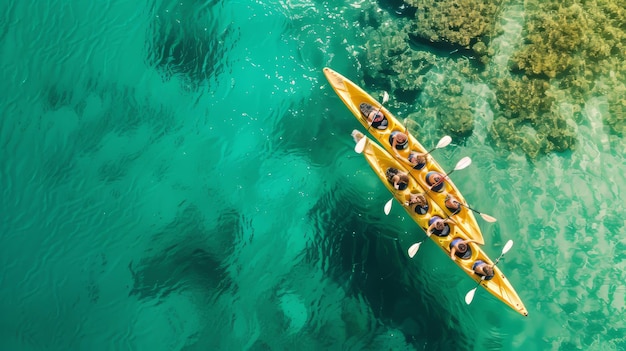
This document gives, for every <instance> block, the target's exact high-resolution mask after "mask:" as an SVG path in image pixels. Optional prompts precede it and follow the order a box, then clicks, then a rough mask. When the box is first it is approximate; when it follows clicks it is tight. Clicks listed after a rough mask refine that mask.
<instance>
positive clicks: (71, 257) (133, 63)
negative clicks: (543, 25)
mask: <svg viewBox="0 0 626 351" xmlns="http://www.w3.org/2000/svg"><path fill="white" fill-rule="evenodd" d="M364 6H374V5H372V3H365V2H344V1H337V2H327V1H278V2H277V1H219V0H213V1H208V2H195V3H194V2H180V1H172V2H164V1H159V0H156V1H154V2H152V1H150V2H146V3H142V2H133V1H108V2H89V1H47V2H37V1H32V0H31V1H21V2H18V1H15V0H9V1H5V2H3V3H2V4H0V8H1V9H2V12H1V13H2V21H1V22H0V46H1V50H2V51H1V52H2V55H1V56H0V67H1V69H2V77H3V79H2V83H0V89H1V90H0V92H1V93H2V99H0V111H2V125H1V129H0V142H1V146H2V147H1V148H0V153H1V154H0V157H1V160H2V166H1V168H0V172H1V173H0V179H1V180H2V197H1V198H0V201H1V202H0V204H1V205H0V209H1V210H2V221H1V222H0V264H1V265H2V267H3V269H2V271H1V272H2V273H1V274H0V297H1V299H0V301H1V302H0V323H1V324H0V325H1V328H0V349H2V350H100V349H103V350H111V349H114V350H128V349H133V350H135V349H136V350H148V349H149V350H207V349H208V350H291V349H303V350H339V349H342V350H343V349H345V350H390V349H391V350H413V349H415V350H422V349H425V350H449V349H458V350H577V349H581V350H624V349H626V336H625V335H626V322H625V320H624V311H625V305H626V283H624V282H625V281H626V273H625V268H626V267H625V262H626V260H625V258H626V255H625V254H624V253H623V250H624V248H626V240H625V239H624V237H625V234H626V229H625V228H624V226H625V224H626V223H625V220H624V218H623V214H624V208H625V206H624V201H623V199H622V198H623V195H624V194H623V193H624V190H625V189H626V179H625V177H624V173H625V171H626V160H625V157H624V155H625V154H626V152H625V151H626V143H625V142H624V140H623V138H620V137H618V136H616V135H613V134H610V133H609V132H608V131H607V128H605V127H604V126H603V124H602V120H601V116H602V114H603V113H606V107H605V101H604V100H603V97H602V96H594V97H589V99H588V100H587V102H586V105H585V109H584V110H583V111H582V118H581V120H580V121H579V123H578V127H577V133H578V134H577V135H578V141H579V144H578V147H577V149H576V150H575V151H572V152H567V153H561V154H549V155H547V156H543V157H539V158H537V159H533V160H530V159H528V158H526V157H525V156H523V155H520V154H518V153H515V152H508V151H503V150H496V149H494V148H493V147H492V146H491V145H490V144H489V143H488V142H486V138H487V137H486V135H487V132H486V130H487V126H488V124H489V123H490V115H489V113H488V111H486V112H485V113H482V114H481V116H482V117H479V118H477V120H476V121H475V130H474V133H473V134H472V136H471V137H469V138H467V139H465V140H456V141H455V142H454V143H453V145H451V146H449V147H447V148H446V149H444V150H438V151H437V154H435V156H436V157H437V159H438V160H439V162H440V163H441V164H442V166H443V167H444V168H451V167H453V166H454V164H455V163H456V161H457V160H458V159H460V158H461V157H462V156H470V157H472V159H473V163H472V166H471V167H470V168H468V169H466V170H463V171H459V172H457V173H455V175H454V176H453V179H454V181H455V183H456V184H457V186H458V187H459V188H460V189H461V190H462V191H463V194H464V195H465V197H466V199H468V201H469V202H470V204H471V205H472V206H473V207H475V208H476V209H479V210H480V211H483V212H485V213H488V214H490V215H492V216H494V217H497V218H498V222H497V223H495V224H488V223H485V222H480V224H481V226H482V228H483V232H484V236H485V238H486V241H487V244H486V245H485V250H486V251H487V252H488V253H489V254H490V255H492V257H496V256H497V255H498V253H499V251H500V249H501V245H502V244H503V243H504V242H506V240H508V239H512V240H514V242H515V246H514V248H513V250H512V251H511V252H510V253H509V254H508V255H506V256H505V258H504V259H503V260H502V262H501V264H500V265H501V268H502V270H503V271H504V273H505V274H506V275H507V277H508V278H509V279H510V281H511V282H512V283H513V285H514V286H515V288H516V290H517V291H518V293H519V295H520V296H521V298H522V299H523V301H524V302H525V304H526V307H527V309H528V311H529V316H528V317H522V316H520V315H518V314H517V313H516V312H514V311H512V310H511V309H509V308H508V307H506V306H505V305H503V304H502V303H501V302H500V301H498V300H496V299H495V298H493V297H492V296H491V295H489V294H488V293H487V292H486V291H484V290H478V292H477V294H476V298H475V300H474V302H473V303H472V304H471V305H470V306H466V305H465V303H464V302H463V296H464V294H465V293H466V292H467V291H468V290H469V289H471V288H472V287H473V286H474V283H473V282H472V281H471V280H470V279H468V278H467V277H466V275H464V274H463V273H462V272H461V271H460V270H458V269H457V268H456V267H455V265H454V264H453V263H452V262H451V261H450V259H449V258H447V257H446V256H445V255H442V254H441V250H439V249H437V248H435V247H434V245H427V244H428V243H426V244H425V245H422V248H421V249H420V251H419V253H418V255H417V256H416V257H415V258H414V259H412V260H411V259H408V258H407V257H406V254H405V252H406V248H407V247H408V246H409V245H410V244H411V243H413V242H415V241H417V240H421V239H422V238H423V233H422V232H421V230H419V229H418V228H417V227H416V226H415V224H414V223H413V222H412V221H411V220H410V219H408V218H407V217H405V216H404V212H403V210H402V209H400V207H399V206H397V204H396V206H394V209H393V210H392V213H391V214H390V215H389V216H385V215H384V214H383V211H382V207H383V205H384V203H385V202H386V200H387V199H388V198H389V193H387V192H386V191H385V189H384V187H383V186H382V184H380V183H379V181H378V179H377V178H376V177H375V176H374V174H373V173H372V172H371V171H370V170H369V168H368V166H367V163H366V162H365V161H364V160H363V159H362V157H360V156H358V157H355V154H354V152H353V151H352V149H353V142H352V140H351V138H350V132H351V131H352V129H354V128H357V127H358V126H359V124H358V123H356V121H355V120H354V118H353V117H352V116H351V114H350V113H349V112H348V110H347V109H346V108H345V106H344V105H343V104H342V103H341V101H340V100H339V98H338V97H337V96H336V95H335V94H334V92H333V91H332V89H331V88H330V87H329V85H328V84H327V82H326V80H325V78H324V76H323V74H322V68H323V67H324V66H329V67H332V68H333V69H335V70H337V71H338V72H340V73H342V74H344V75H345V76H347V77H348V78H350V79H352V80H354V81H355V82H357V83H359V84H363V85H364V87H365V88H366V89H367V90H369V91H371V92H372V93H373V94H378V93H380V91H382V88H376V87H371V86H367V85H366V84H364V82H363V75H362V67H363V65H364V64H365V63H364V62H363V61H362V57H363V56H362V55H360V53H362V52H363V51H364V50H366V48H365V47H364V45H365V42H366V38H365V32H364V30H363V28H362V27H361V23H362V21H363V18H362V7H364ZM389 20H390V21H392V20H393V17H389ZM514 31H515V30H514V29H513V32H514ZM507 35H509V36H514V33H513V34H511V32H506V33H505V34H504V37H503V38H507V37H506V36H507ZM504 42H506V40H504V41H503V43H504ZM502 47H503V48H505V47H506V45H505V44H502ZM503 50H504V49H503ZM502 55H506V53H505V52H504V51H503V54H502ZM495 62H496V63H497V62H498V60H495ZM445 74H446V70H445V69H442V70H441V71H439V72H434V73H433V75H434V76H437V75H445ZM431 81H433V82H436V81H437V80H436V79H432V80H431ZM472 89H474V90H475V91H478V92H480V91H481V89H484V87H482V86H481V85H476V86H475V87H473V88H472ZM479 95H480V93H479ZM422 99H426V100H427V99H428V96H423V97H422ZM416 103H417V102H416ZM419 103H427V101H420V102H419ZM394 104H396V105H394ZM390 109H392V110H393V111H397V114H398V115H399V116H401V117H406V116H407V115H408V113H409V112H410V110H409V109H407V108H405V105H403V104H400V103H396V102H395V101H394V99H393V97H392V101H391V102H390ZM412 122H414V123H415V124H416V125H419V126H420V127H421V128H420V133H419V134H420V135H419V137H420V140H422V141H423V143H424V144H425V145H433V144H435V143H436V141H437V140H438V139H439V137H441V135H442V132H441V131H439V130H437V129H436V124H434V123H433V122H432V121H431V120H429V119H427V118H424V119H422V120H420V119H414V120H413V121H412ZM478 220H479V221H480V219H478Z"/></svg>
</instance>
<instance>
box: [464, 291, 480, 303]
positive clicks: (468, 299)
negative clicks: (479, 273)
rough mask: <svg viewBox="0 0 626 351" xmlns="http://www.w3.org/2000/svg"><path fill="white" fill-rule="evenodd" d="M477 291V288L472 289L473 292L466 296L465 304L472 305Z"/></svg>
mask: <svg viewBox="0 0 626 351" xmlns="http://www.w3.org/2000/svg"><path fill="white" fill-rule="evenodd" d="M476 289H477V288H474V289H472V290H470V291H468V292H467V294H466V295H465V303H466V304H468V305H469V304H470V303H472V300H474V294H476Z"/></svg>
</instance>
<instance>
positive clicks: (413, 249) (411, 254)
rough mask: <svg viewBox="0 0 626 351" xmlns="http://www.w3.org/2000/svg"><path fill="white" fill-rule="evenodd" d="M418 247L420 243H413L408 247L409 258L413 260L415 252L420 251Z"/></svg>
mask: <svg viewBox="0 0 626 351" xmlns="http://www.w3.org/2000/svg"><path fill="white" fill-rule="evenodd" d="M420 245H422V243H421V242H419V243H415V244H413V245H411V247H409V250H408V254H409V258H413V257H414V256H415V254H416V253H417V250H419V249H420Z"/></svg>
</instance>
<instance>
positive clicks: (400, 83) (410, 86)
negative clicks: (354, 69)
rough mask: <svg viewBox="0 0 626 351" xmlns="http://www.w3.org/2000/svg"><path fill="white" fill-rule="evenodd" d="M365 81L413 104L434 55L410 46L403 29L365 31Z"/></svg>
mask: <svg viewBox="0 0 626 351" xmlns="http://www.w3.org/2000/svg"><path fill="white" fill-rule="evenodd" d="M366 33H367V37H368V38H369V40H368V42H367V44H366V50H365V55H366V56H365V60H366V62H367V64H366V65H364V68H365V80H366V82H368V83H373V84H376V85H382V86H385V88H387V89H389V90H390V91H391V92H392V93H393V95H394V96H395V97H396V98H398V99H400V100H401V101H414V100H415V98H416V97H417V94H418V93H419V91H420V90H421V89H422V87H423V85H424V78H423V76H424V74H425V73H426V72H427V71H428V70H430V69H431V68H432V67H433V65H434V64H435V63H436V61H437V58H436V56H435V55H433V54H431V53H428V52H424V51H415V50H412V49H411V48H410V47H409V44H408V42H407V33H406V30H405V29H404V28H396V27H391V26H381V27H378V28H371V27H370V28H368V29H367V30H366Z"/></svg>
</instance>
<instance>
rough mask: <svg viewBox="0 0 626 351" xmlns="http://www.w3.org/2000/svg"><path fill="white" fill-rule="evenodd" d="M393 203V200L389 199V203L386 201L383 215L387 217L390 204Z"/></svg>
mask: <svg viewBox="0 0 626 351" xmlns="http://www.w3.org/2000/svg"><path fill="white" fill-rule="evenodd" d="M392 203H393V198H391V199H389V201H387V203H386V204H385V209H384V210H385V214H386V215H389V212H391V204H392Z"/></svg>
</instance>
